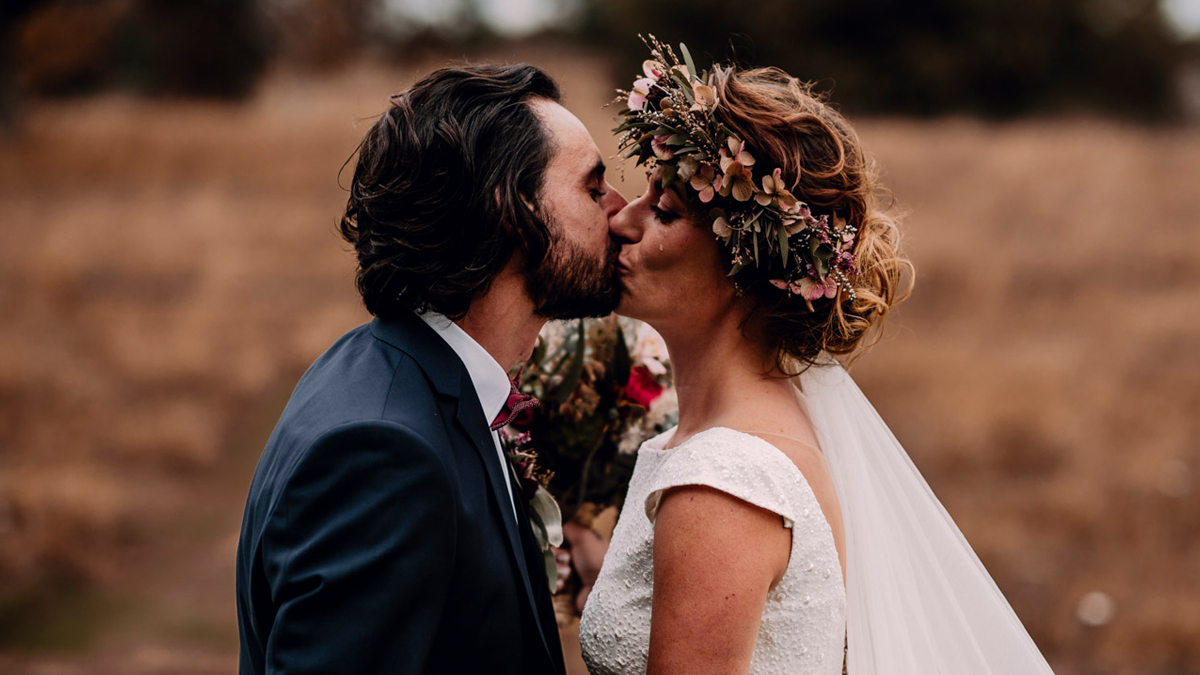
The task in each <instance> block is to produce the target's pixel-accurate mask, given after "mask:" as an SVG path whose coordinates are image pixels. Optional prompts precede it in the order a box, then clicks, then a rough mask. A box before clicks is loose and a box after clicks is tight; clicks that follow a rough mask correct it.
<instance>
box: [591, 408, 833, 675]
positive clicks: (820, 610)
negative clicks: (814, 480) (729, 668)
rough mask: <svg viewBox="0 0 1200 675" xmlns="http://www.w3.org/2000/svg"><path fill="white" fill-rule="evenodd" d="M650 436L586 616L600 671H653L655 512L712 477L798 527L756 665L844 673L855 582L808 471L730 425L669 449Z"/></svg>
mask: <svg viewBox="0 0 1200 675" xmlns="http://www.w3.org/2000/svg"><path fill="white" fill-rule="evenodd" d="M674 433H675V432H674V429H672V430H669V431H667V432H666V433H663V434H661V435H659V436H656V437H655V438H652V439H650V440H648V441H646V442H645V443H643V444H642V447H641V448H640V449H639V450H638V457H637V464H636V465H635V467H634V470H633V477H632V479H631V480H630V483H629V491H628V493H627V496H626V499H625V508H624V510H623V511H622V513H621V517H620V518H619V519H618V521H617V526H616V529H615V530H614V531H613V536H612V543H611V544H610V546H609V549H608V554H607V555H606V556H605V558H604V565H603V567H601V570H600V576H599V578H598V579H597V580H596V585H595V587H594V588H593V590H592V593H591V595H590V596H588V601H587V605H586V606H585V608H584V611H583V618H582V619H581V620H580V624H579V640H580V643H581V646H582V648H583V659H584V661H585V662H586V663H587V666H588V670H589V671H590V672H591V673H592V675H638V674H641V673H645V672H646V660H647V657H648V655H649V651H650V605H651V597H652V596H653V593H654V518H655V516H656V515H657V512H658V505H659V502H660V500H661V499H662V494H663V491H664V490H667V489H669V488H672V487H678V486H683V485H704V486H707V487H711V488H715V489H717V490H721V491H722V492H726V493H728V494H731V495H733V496H735V497H737V498H739V499H742V500H744V501H746V502H749V503H751V504H754V505H755V506H759V507H761V508H764V509H767V510H769V511H773V512H775V513H777V514H779V516H780V517H781V519H782V526H783V527H788V528H791V529H792V550H791V558H790V559H789V561H788V566H787V570H786V571H785V572H784V575H783V577H782V579H780V581H779V583H778V584H776V585H775V588H773V589H772V590H771V592H770V593H769V594H768V595H767V602H766V605H765V607H764V608H763V615H762V623H761V624H760V625H759V629H758V638H757V640H756V642H755V645H754V654H753V656H752V658H751V662H750V671H749V672H750V673H751V675H783V674H785V673H786V674H788V675H838V674H840V673H841V672H842V660H843V653H844V652H843V649H844V644H845V643H844V640H845V635H846V591H845V588H844V586H843V583H842V571H841V565H840V563H839V561H838V554H837V549H836V547H835V545H834V541H833V533H832V531H831V530H830V528H829V523H828V522H827V521H826V520H825V516H824V514H823V513H822V511H821V507H820V506H819V505H818V504H817V499H816V496H815V495H814V494H813V492H812V489H811V488H810V487H809V485H808V482H807V481H806V480H805V479H804V475H803V474H802V473H801V472H800V470H799V469H798V468H797V467H796V465H795V464H794V463H792V461H791V460H790V459H789V458H788V457H787V455H785V454H784V453H783V452H782V451H780V450H779V449H778V448H776V447H775V446H774V445H772V444H771V443H768V442H767V441H765V440H763V439H761V438H759V437H757V436H751V435H749V434H745V433H742V432H740V431H735V430H733V429H728V428H724V427H715V428H712V429H708V430H705V431H703V432H700V433H698V434H696V435H694V436H692V437H691V438H689V439H688V440H687V441H686V442H684V443H681V444H680V445H678V446H676V447H674V448H671V449H669V450H664V449H663V446H664V445H666V443H667V441H668V440H669V439H670V438H671V436H672V435H674Z"/></svg>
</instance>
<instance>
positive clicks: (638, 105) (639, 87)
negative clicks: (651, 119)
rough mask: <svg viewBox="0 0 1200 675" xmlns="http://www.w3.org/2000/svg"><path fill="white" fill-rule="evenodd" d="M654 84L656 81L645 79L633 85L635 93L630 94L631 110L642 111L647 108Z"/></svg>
mask: <svg viewBox="0 0 1200 675" xmlns="http://www.w3.org/2000/svg"><path fill="white" fill-rule="evenodd" d="M654 83H655V80H653V79H650V78H649V77H643V78H641V79H638V80H637V81H635V82H634V83H633V91H631V92H629V109H630V110H641V109H642V108H644V107H645V106H646V97H647V96H649V95H650V88H651V87H653V86H654Z"/></svg>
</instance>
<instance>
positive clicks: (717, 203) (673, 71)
mask: <svg viewBox="0 0 1200 675" xmlns="http://www.w3.org/2000/svg"><path fill="white" fill-rule="evenodd" d="M642 41H643V42H645V43H646V46H647V47H649V48H650V54H651V56H652V57H653V58H652V59H649V60H647V61H645V62H644V63H643V64H642V70H643V72H644V77H641V78H639V79H638V80H637V81H635V82H634V83H633V89H632V90H631V91H623V90H619V91H618V93H619V94H620V95H621V96H622V97H624V98H626V99H627V101H628V109H627V110H623V111H621V116H620V117H619V118H617V121H619V122H620V124H619V125H618V126H617V127H616V128H615V129H613V131H614V132H615V133H618V134H621V136H620V142H619V149H620V152H621V156H622V157H624V158H630V157H637V165H638V166H640V165H641V164H642V163H646V164H647V166H648V167H651V168H653V167H655V166H661V167H662V169H663V174H662V186H663V188H666V187H667V186H669V185H671V184H672V183H673V182H674V181H676V180H679V181H683V182H684V183H686V184H687V185H689V186H691V188H692V189H693V190H695V191H696V193H697V196H698V197H699V199H700V201H701V202H702V203H704V204H711V207H710V210H709V216H710V217H711V218H712V219H713V225H712V229H713V233H714V234H715V235H716V236H717V238H718V239H720V240H721V241H723V242H724V243H725V244H726V245H728V246H729V248H730V251H731V253H732V256H733V269H732V270H731V271H730V272H729V275H730V276H731V277H733V278H734V281H735V283H736V282H737V280H738V275H739V273H741V272H742V271H743V270H745V269H747V268H748V267H755V268H757V269H758V270H759V271H760V272H761V273H762V274H764V275H765V277H766V278H767V279H769V280H770V283H771V284H773V285H774V286H775V287H776V288H779V289H781V290H783V291H785V292H787V293H789V294H792V295H798V296H801V297H803V298H804V300H805V302H806V303H807V304H808V308H809V309H810V310H812V301H813V300H817V299H819V298H833V297H835V296H837V293H838V289H839V288H840V289H843V290H845V291H846V294H847V296H848V297H849V298H850V299H851V300H853V299H854V288H853V286H851V284H850V277H852V276H854V275H855V274H856V273H857V271H856V268H855V265H854V239H855V234H856V233H857V232H856V230H855V228H854V227H853V226H851V225H850V224H848V223H847V222H846V221H845V220H843V219H842V218H839V217H838V216H836V215H832V218H831V215H830V214H824V215H821V216H814V215H813V214H812V212H811V211H810V210H809V208H808V206H807V205H806V204H805V203H804V202H801V201H799V200H797V199H796V197H795V196H793V195H792V193H791V192H790V191H789V190H788V187H787V185H785V183H784V180H783V177H782V175H781V171H780V169H778V168H777V169H775V170H774V171H773V172H771V173H767V174H765V175H763V176H762V179H761V181H760V183H758V184H756V183H755V181H754V164H755V159H754V155H753V154H751V152H750V150H749V149H747V147H746V142H745V140H744V139H741V138H738V137H737V136H736V135H735V134H734V133H733V132H732V131H730V130H729V128H728V127H726V126H725V125H724V124H722V123H721V122H720V121H719V120H718V119H717V117H716V115H715V111H716V109H717V107H718V106H720V104H721V102H720V101H719V100H718V99H717V91H716V88H715V87H714V85H713V82H714V79H715V73H713V74H710V73H709V72H708V71H704V72H701V71H698V70H696V64H695V63H694V62H693V61H692V56H691V54H690V53H688V49H687V46H685V45H683V44H680V45H679V51H680V52H682V54H683V61H680V60H679V57H677V56H676V55H675V52H674V50H672V49H671V47H670V46H667V45H663V44H662V43H661V42H660V41H659V40H658V39H657V38H655V37H654V36H653V35H650V36H649V37H642ZM618 100H620V99H618Z"/></svg>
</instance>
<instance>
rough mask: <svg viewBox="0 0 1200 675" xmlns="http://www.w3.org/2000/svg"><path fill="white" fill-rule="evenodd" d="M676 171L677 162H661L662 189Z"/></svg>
mask: <svg viewBox="0 0 1200 675" xmlns="http://www.w3.org/2000/svg"><path fill="white" fill-rule="evenodd" d="M678 172H679V165H678V164H676V163H674V162H671V163H669V164H668V163H664V164H663V174H662V187H663V189H664V190H665V189H667V186H669V185H670V184H671V181H673V180H675V174H677V173H678ZM620 330H621V328H620V326H618V327H617V331H618V332H619V331H620ZM617 342H618V343H619V344H625V343H624V342H622V341H620V340H618V341H617Z"/></svg>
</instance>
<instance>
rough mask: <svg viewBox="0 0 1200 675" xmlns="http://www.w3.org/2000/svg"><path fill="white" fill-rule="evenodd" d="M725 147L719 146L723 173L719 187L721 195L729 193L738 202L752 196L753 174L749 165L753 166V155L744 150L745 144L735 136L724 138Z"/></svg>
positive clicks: (726, 195)
mask: <svg viewBox="0 0 1200 675" xmlns="http://www.w3.org/2000/svg"><path fill="white" fill-rule="evenodd" d="M725 144H726V147H724V148H721V152H720V155H721V171H723V172H724V173H725V177H724V179H723V180H722V184H721V187H720V188H719V189H720V192H721V196H722V197H728V196H729V195H730V194H732V195H733V198H734V199H736V200H738V201H739V202H745V201H749V200H750V198H751V197H753V196H754V175H753V174H752V173H751V169H750V167H752V166H754V156H753V155H751V154H750V153H749V152H747V151H746V144H745V143H744V142H742V141H739V140H738V139H737V137H736V136H730V137H729V138H728V139H727V140H726V143H725Z"/></svg>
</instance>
